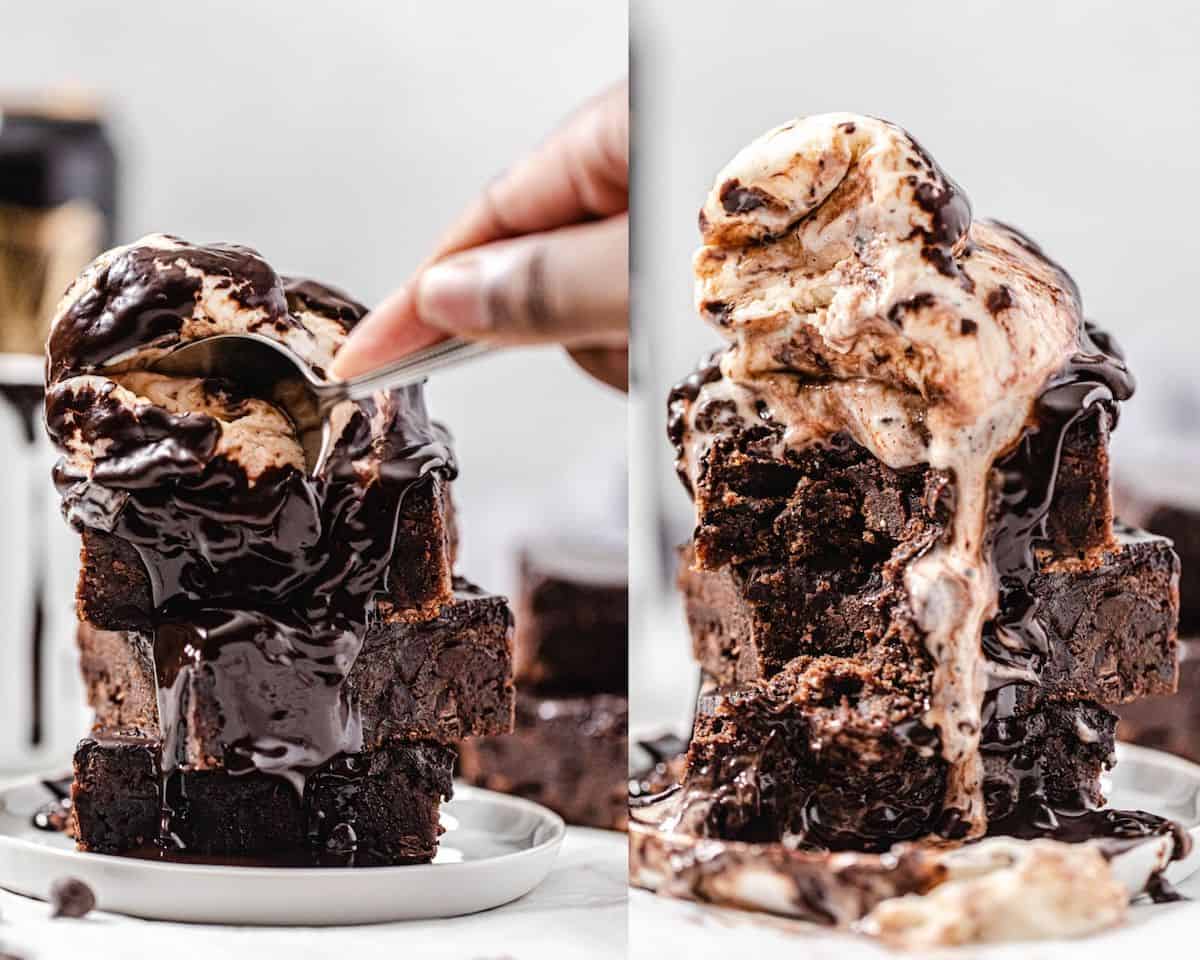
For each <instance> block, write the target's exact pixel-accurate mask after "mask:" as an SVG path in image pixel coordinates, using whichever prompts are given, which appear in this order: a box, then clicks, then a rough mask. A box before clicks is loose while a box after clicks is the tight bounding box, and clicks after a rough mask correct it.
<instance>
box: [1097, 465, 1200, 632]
mask: <svg viewBox="0 0 1200 960" xmlns="http://www.w3.org/2000/svg"><path fill="white" fill-rule="evenodd" d="M1135 468H1136V469H1135ZM1198 469H1200V467H1198V466H1197V464H1194V463H1183V464H1177V463H1173V464H1156V463H1152V462H1146V463H1137V462H1136V461H1135V462H1134V463H1131V464H1128V465H1125V464H1121V465H1119V467H1118V471H1117V477H1116V483H1115V484H1114V488H1113V498H1114V501H1115V503H1116V509H1117V515H1118V516H1119V517H1120V518H1121V519H1122V520H1123V521H1124V522H1125V523H1130V524H1133V525H1135V526H1138V527H1141V528H1143V529H1145V530H1149V531H1150V532H1151V533H1157V534H1160V535H1162V536H1164V537H1167V538H1168V539H1170V541H1171V542H1172V543H1173V544H1174V546H1175V552H1176V553H1178V554H1179V559H1180V561H1181V562H1182V572H1181V574H1180V579H1179V598H1180V599H1179V632H1180V634H1182V635H1183V636H1185V637H1192V636H1197V635H1200V497H1198V496H1197V495H1196V492H1195V490H1194V489H1193V488H1192V484H1194V478H1195V477H1196V475H1197V470H1198Z"/></svg>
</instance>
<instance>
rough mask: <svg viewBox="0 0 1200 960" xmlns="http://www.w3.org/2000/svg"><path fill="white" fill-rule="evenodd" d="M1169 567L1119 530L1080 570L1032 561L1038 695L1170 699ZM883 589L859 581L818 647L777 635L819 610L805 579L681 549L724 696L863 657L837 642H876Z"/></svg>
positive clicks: (694, 608)
mask: <svg viewBox="0 0 1200 960" xmlns="http://www.w3.org/2000/svg"><path fill="white" fill-rule="evenodd" d="M1178 564H1179V561H1178V558H1177V557H1176V556H1175V554H1174V552H1173V551H1172V549H1171V544H1170V542H1169V541H1168V540H1165V539H1164V538H1162V537H1153V536H1147V535H1145V534H1141V533H1138V532H1137V531H1133V530H1130V529H1128V528H1118V530H1117V533H1116V539H1115V542H1114V543H1113V545H1112V546H1110V547H1107V548H1104V549H1102V550H1099V551H1095V550H1094V551H1091V552H1090V553H1089V555H1088V559H1087V560H1080V559H1078V558H1077V556H1076V555H1074V554H1072V555H1070V556H1068V557H1066V558H1060V557H1055V556H1052V555H1043V556H1041V557H1040V558H1039V570H1038V573H1037V574H1036V575H1035V576H1034V577H1033V579H1032V581H1031V586H1030V590H1031V593H1032V595H1033V596H1034V597H1035V598H1036V599H1037V601H1038V603H1039V607H1038V618H1039V620H1040V622H1041V623H1042V624H1043V626H1044V628H1045V632H1046V637H1047V650H1046V652H1045V654H1044V655H1043V656H1041V657H1040V658H1039V665H1038V666H1039V670H1040V680H1041V684H1042V686H1043V688H1044V689H1045V690H1046V692H1047V694H1048V695H1052V696H1058V697H1071V698H1077V699H1090V700H1096V701H1098V702H1100V703H1106V704H1117V703H1124V702H1126V701H1128V700H1132V699H1134V698H1137V697H1144V696H1150V695H1154V694H1163V693H1166V692H1168V691H1170V690H1171V689H1173V688H1174V683H1175V642H1176V641H1175V630H1174V617H1175V608H1174V605H1173V603H1172V597H1173V592H1174V586H1173V584H1174V582H1175V580H1176V578H1177V577H1178ZM886 580H887V574H886V573H885V574H883V575H882V576H880V577H876V578H867V579H866V581H865V582H864V583H863V584H862V586H861V587H860V588H859V589H858V591H857V592H856V593H855V594H853V595H851V596H841V597H839V598H838V601H837V602H838V603H839V604H840V607H841V616H840V617H839V620H838V623H839V624H840V625H842V626H843V627H844V633H841V634H838V635H836V636H835V637H831V638H829V639H826V636H825V635H824V634H821V635H818V636H815V637H814V636H812V635H811V634H808V635H802V634H799V631H789V630H787V629H786V627H785V626H784V625H786V624H787V623H788V622H796V621H800V622H803V621H804V620H805V618H806V617H807V613H806V611H807V609H808V607H810V606H817V607H821V606H823V605H826V604H827V603H828V602H829V601H828V600H827V599H826V597H825V588H823V587H822V586H821V585H820V583H817V584H816V585H813V584H812V582H811V581H809V585H810V587H811V592H808V593H805V592H804V591H803V585H804V582H805V581H804V580H803V578H801V577H797V578H796V581H799V583H798V584H797V585H796V586H794V587H793V582H794V581H793V580H792V578H791V575H790V571H784V572H774V573H772V572H764V571H762V570H760V569H753V568H752V569H750V570H746V571H738V570H735V569H734V568H732V567H725V568H723V569H721V570H718V571H707V570H698V569H696V568H695V566H694V565H693V563H692V552H691V550H690V549H686V548H685V550H684V551H683V552H682V554H681V562H680V570H679V586H680V589H681V590H682V592H683V596H684V604H685V609H686V613H687V619H688V625H689V627H690V628H691V633H692V640H693V650H694V654H695V657H696V659H697V661H699V663H700V665H701V667H702V668H703V669H704V671H705V672H706V673H707V674H709V675H710V676H712V677H713V678H714V679H716V680H717V681H718V682H719V683H721V684H725V685H728V684H732V683H737V682H739V681H745V680H755V679H758V678H760V677H769V676H771V675H773V674H774V673H775V672H777V671H778V670H780V669H782V667H783V666H784V665H785V664H786V663H787V662H788V661H789V660H791V659H792V657H794V656H798V655H800V654H802V653H805V652H807V651H810V650H812V649H814V648H818V649H820V648H824V649H826V650H830V649H832V650H833V651H836V652H842V653H844V654H845V655H859V654H861V653H862V651H863V649H864V648H865V646H866V645H865V644H864V645H863V646H856V645H855V644H854V643H853V642H846V641H848V640H849V639H850V638H853V637H860V638H861V637H867V636H875V635H878V633H879V632H880V630H881V627H882V625H881V624H879V623H878V622H872V621H873V617H874V614H875V611H876V610H877V606H876V605H877V604H878V603H879V601H880V595H881V593H882V594H884V595H886V594H887V593H888V591H889V587H887V586H886V585H885V584H886ZM789 588H791V589H789ZM839 637H842V638H844V639H842V641H841V643H840V644H839V639H838V638H839ZM839 646H840V649H839Z"/></svg>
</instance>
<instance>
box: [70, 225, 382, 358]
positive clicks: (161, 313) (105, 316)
mask: <svg viewBox="0 0 1200 960" xmlns="http://www.w3.org/2000/svg"><path fill="white" fill-rule="evenodd" d="M365 313H366V309H365V308H364V307H362V306H360V305H359V304H356V303H354V302H353V301H351V300H349V299H348V298H346V297H345V295H344V294H341V293H339V292H338V291H335V290H332V289H330V288H328V287H324V286H322V285H320V284H316V283H313V282H312V281H297V280H287V279H285V278H283V277H281V276H279V275H278V274H277V273H276V272H275V271H274V270H273V269H272V268H271V267H270V266H269V265H268V264H267V263H266V261H264V260H263V259H262V257H261V256H259V254H258V253H257V252H256V251H254V250H252V249H250V248H249V247H243V246H238V245H236V244H227V243H215V244H208V245H198V244H191V243H187V242H185V241H183V240H180V239H178V238H176V237H169V236H166V235H164V234H151V235H149V236H146V237H143V238H142V239H141V240H138V241H136V242H135V243H131V244H129V245H127V246H123V247H116V248H114V249H112V250H109V251H107V252H106V253H104V254H101V255H100V256H99V257H97V258H96V259H95V260H94V261H93V262H92V263H91V264H90V265H89V266H88V268H87V269H86V270H85V271H84V272H83V273H82V274H81V275H80V276H79V278H78V279H77V280H76V281H75V282H74V283H73V284H71V286H70V287H69V288H68V289H67V292H66V294H64V296H63V298H62V300H61V301H60V302H59V305H58V308H57V309H56V311H55V314H54V319H53V321H52V324H51V329H50V338H49V341H48V343H47V360H48V371H49V378H50V379H51V380H61V379H62V378H63V377H64V376H65V375H67V374H68V373H75V372H94V371H96V370H98V369H100V368H106V369H109V370H114V369H129V368H136V367H146V366H148V365H149V364H150V363H152V362H153V360H154V359H155V358H156V357H157V356H158V355H160V354H161V353H162V352H163V351H164V350H166V349H169V348H170V347H172V346H175V345H177V344H179V343H183V342H186V341H189V340H197V339H200V338H203V337H208V336H212V335H214V334H218V333H255V334H258V335H259V336H263V337H269V338H271V339H273V340H278V341H279V342H281V343H284V344H286V345H287V346H288V347H290V348H291V349H292V351H293V352H294V353H295V354H296V356H297V357H299V358H300V359H301V360H302V361H304V362H306V363H308V364H309V366H310V367H311V368H312V369H313V370H314V371H315V372H316V373H317V374H318V375H319V376H323V375H324V371H325V369H326V368H328V366H329V365H330V363H332V361H333V355H334V353H336V352H337V348H338V347H339V346H340V345H341V343H342V342H343V341H344V340H345V337H346V334H347V332H348V331H349V329H350V328H351V327H352V326H353V325H354V323H356V322H357V321H358V320H359V319H360V318H361V317H362V316H363V315H364V314H365Z"/></svg>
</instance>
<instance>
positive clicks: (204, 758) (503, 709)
mask: <svg viewBox="0 0 1200 960" xmlns="http://www.w3.org/2000/svg"><path fill="white" fill-rule="evenodd" d="M454 586H455V593H454V597H453V599H452V600H451V601H450V602H449V603H447V604H445V605H444V606H443V607H442V609H441V612H440V613H439V614H438V615H437V616H436V617H434V618H433V619H432V620H424V621H412V620H410V619H408V618H407V616H406V611H404V610H403V608H397V605H396V604H394V603H393V602H392V601H391V600H381V601H379V602H378V603H377V608H376V615H375V616H374V617H373V619H372V621H371V623H370V625H369V626H368V628H367V632H366V635H365V637H364V641H363V647H362V650H361V651H360V652H359V655H358V658H357V659H356V660H355V663H354V666H353V667H352V668H351V670H350V674H349V677H348V678H347V681H346V690H347V693H348V696H349V697H350V699H351V702H352V704H354V705H355V706H356V707H357V709H358V710H359V711H360V714H361V720H362V730H363V740H364V743H365V744H366V746H367V747H368V748H372V747H377V746H379V745H381V744H383V743H385V742H386V741H389V740H393V739H403V740H432V741H436V742H439V743H452V742H454V741H455V740H457V739H459V738H460V737H473V736H482V735H487V734H501V733H506V732H507V731H509V730H510V729H512V716H513V696H514V694H513V685H512V681H511V667H512V614H511V613H510V611H509V608H508V603H507V601H505V599H504V598H503V597H499V596H496V595H495V594H489V593H486V592H485V591H483V590H481V589H480V588H478V587H476V586H475V585H474V584H471V583H469V582H467V581H466V580H463V579H461V578H456V579H455V582H454ZM79 642H80V649H81V652H82V658H81V662H82V668H83V675H84V679H85V682H86V684H87V687H88V693H89V701H90V703H91V705H92V708H93V709H94V710H95V712H96V724H97V727H98V728H99V729H108V730H139V731H141V732H143V733H147V734H151V735H156V734H157V731H158V729H159V714H158V703H157V699H156V685H155V673H154V659H153V656H154V653H153V641H152V640H151V639H150V637H149V636H148V635H147V634H144V633H141V632H138V631H103V630H98V629H95V628H93V627H91V626H89V625H84V626H82V627H81V630H80V636H79ZM181 677H184V678H185V679H183V680H182V682H185V683H186V685H187V693H186V695H184V696H183V697H182V700H183V702H184V704H185V708H184V710H183V712H182V715H181V716H180V717H179V718H178V721H179V723H180V726H181V730H180V733H179V737H180V742H181V745H182V747H183V751H184V752H183V754H182V756H180V757H179V758H178V759H179V762H181V763H183V764H185V765H188V766H190V767H192V768H194V769H218V768H220V767H221V765H222V764H223V762H224V759H225V756H224V753H225V751H224V747H225V738H226V731H227V724H226V723H225V718H226V716H227V713H228V711H229V710H230V709H231V706H230V704H227V703H224V702H223V700H222V698H220V697H219V696H218V695H217V694H218V681H217V679H216V678H215V676H214V667H213V665H212V664H208V663H206V662H204V661H203V660H200V661H198V662H196V663H194V664H192V665H190V666H188V667H187V668H185V671H184V673H182V674H181ZM176 682H177V683H178V682H181V681H180V680H177V681H176Z"/></svg>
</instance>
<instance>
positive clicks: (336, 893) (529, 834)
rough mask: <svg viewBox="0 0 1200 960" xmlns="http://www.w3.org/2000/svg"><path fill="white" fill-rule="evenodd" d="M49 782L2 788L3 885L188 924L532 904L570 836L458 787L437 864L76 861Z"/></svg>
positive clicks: (86, 857) (347, 918)
mask: <svg viewBox="0 0 1200 960" xmlns="http://www.w3.org/2000/svg"><path fill="white" fill-rule="evenodd" d="M50 797H51V795H50V792H49V791H48V790H47V789H46V788H45V787H44V786H43V785H42V782H41V780H40V779H39V780H28V781H22V782H21V783H18V784H14V785H12V786H10V787H7V788H6V789H3V790H0V887H4V888H6V889H8V890H12V891H13V892H14V893H20V894H24V895H26V896H30V897H36V898H38V899H45V898H46V896H47V893H48V891H49V888H50V884H51V883H53V881H54V880H55V879H57V878H58V877H63V876H73V877H78V878H79V879H81V880H83V881H85V882H86V883H87V884H88V885H89V886H90V887H91V888H92V889H93V890H94V891H95V893H96V900H97V905H98V907H99V909H102V910H108V911H112V912H115V913H124V914H129V915H130V916H135V917H146V918H149V919H153V920H176V921H183V922H191V923H223V924H297V925H303V926H312V925H324V924H346V923H380V922H385V921H391V920H415V919H429V918H434V917H453V916H460V915H462V914H465V913H475V912H477V911H480V910H488V909H491V908H492V907H498V906H500V905H501V904H505V903H508V902H509V901H512V900H515V899H517V898H518V897H521V896H524V895H525V894H526V893H528V892H529V891H530V890H532V889H533V888H534V887H536V886H537V885H538V884H539V883H541V882H542V880H543V879H544V878H545V877H546V875H547V874H548V873H549V872H550V868H551V867H552V866H553V865H554V858H555V857H556V856H557V855H558V849H559V847H560V846H561V845H562V840H563V836H564V834H565V833H566V828H565V826H564V825H563V821H562V819H561V818H560V817H559V816H557V815H556V814H553V813H551V812H550V811H549V810H547V809H545V808H544V807H541V806H538V805H537V804H536V803H531V802H530V801H528V800H521V799H518V798H516V797H508V796H504V795H503V794H499V793H493V792H491V791H490V790H479V789H477V788H474V787H468V786H463V785H460V784H455V786H454V799H453V800H451V801H450V802H449V803H447V804H444V805H443V807H442V824H443V826H445V827H446V832H445V833H444V834H443V835H442V840H441V846H440V849H439V852H438V856H437V859H436V860H435V861H434V862H433V863H431V864H422V865H417V866H408V867H371V868H363V869H336V868H324V869H322V868H279V867H274V868H272V867H221V866H208V865H198V866H193V865H190V864H176V863H156V862H151V861H146V860H136V859H128V858H124V857H113V856H104V855H102V854H94V853H79V852H78V851H76V850H75V849H74V844H73V843H72V841H71V840H70V839H69V838H68V837H65V836H63V835H62V834H57V833H48V832H45V831H42V830H38V829H37V828H35V827H34V826H33V824H32V819H31V818H32V815H33V812H34V811H35V810H37V809H38V808H39V807H40V806H41V805H42V804H44V803H45V802H46V801H47V800H49V799H50Z"/></svg>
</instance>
